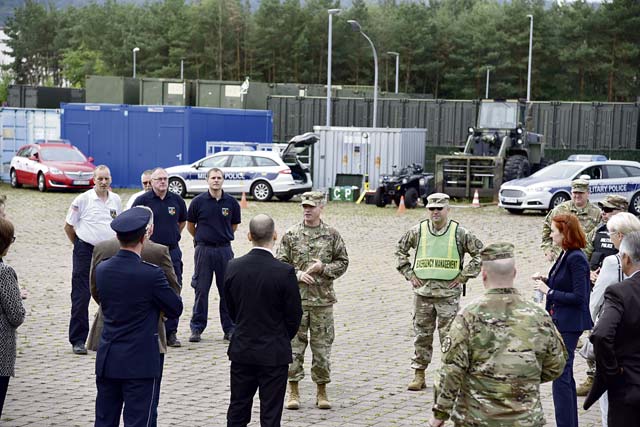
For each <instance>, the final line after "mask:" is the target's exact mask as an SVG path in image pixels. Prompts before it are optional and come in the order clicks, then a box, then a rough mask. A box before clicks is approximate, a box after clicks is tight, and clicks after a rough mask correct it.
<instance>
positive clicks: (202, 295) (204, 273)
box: [190, 245, 236, 334]
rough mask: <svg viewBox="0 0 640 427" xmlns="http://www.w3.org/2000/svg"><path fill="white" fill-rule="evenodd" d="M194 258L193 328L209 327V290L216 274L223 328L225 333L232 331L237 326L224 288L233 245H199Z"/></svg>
mask: <svg viewBox="0 0 640 427" xmlns="http://www.w3.org/2000/svg"><path fill="white" fill-rule="evenodd" d="M194 258H195V272H194V273H193V277H192V279H191V287H192V288H193V289H194V290H195V294H196V298H195V302H194V304H193V314H192V316H191V324H190V326H191V330H192V331H198V332H202V331H204V329H205V328H206V327H207V316H208V312H209V290H210V289H211V282H212V280H213V275H214V274H215V276H216V286H217V288H218V295H219V296H220V306H219V310H220V323H221V324H222V330H223V331H224V333H225V334H226V333H232V332H233V330H234V329H235V327H236V326H235V325H234V324H233V321H232V320H231V317H229V312H228V311H227V304H226V302H225V300H224V292H223V289H222V287H223V284H224V273H225V271H226V270H227V263H228V262H229V260H231V259H233V251H232V250H231V246H230V245H229V246H222V247H212V246H205V245H198V246H196V250H195V255H194Z"/></svg>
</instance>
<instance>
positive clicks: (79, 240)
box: [76, 236, 94, 248]
mask: <svg viewBox="0 0 640 427" xmlns="http://www.w3.org/2000/svg"><path fill="white" fill-rule="evenodd" d="M76 239H78V242H80V243H84V244H85V245H89V246H91V247H92V248H93V247H94V245H92V244H91V243H89V242H85V241H84V240H82V239H81V238H79V237H78V236H76Z"/></svg>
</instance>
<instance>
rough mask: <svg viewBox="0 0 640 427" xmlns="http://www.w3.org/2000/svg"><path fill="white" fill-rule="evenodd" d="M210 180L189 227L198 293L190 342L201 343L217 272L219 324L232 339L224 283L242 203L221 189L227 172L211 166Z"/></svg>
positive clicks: (192, 211)
mask: <svg viewBox="0 0 640 427" xmlns="http://www.w3.org/2000/svg"><path fill="white" fill-rule="evenodd" d="M207 182H208V184H209V191H207V192H206V193H202V194H200V195H198V196H196V197H195V198H194V199H193V200H192V201H191V204H190V205H189V211H188V212H187V230H188V231H189V233H190V234H191V235H192V236H193V238H194V240H195V245H196V249H195V255H194V258H195V271H194V273H193V278H192V280H191V287H193V288H194V289H195V294H196V296H195V302H194V304H193V315H192V316H191V336H190V337H189V341H191V342H199V341H200V335H201V334H202V331H204V329H205V328H206V327H207V314H208V311H209V290H210V289H211V281H212V280H213V275H214V273H215V275H216V286H217V288H218V295H219V296H220V308H219V310H220V323H222V330H223V331H224V339H225V340H226V341H228V340H230V339H231V335H233V330H234V328H235V325H234V324H233V321H232V320H231V317H229V312H228V311H227V305H226V303H225V301H224V292H223V288H222V286H223V283H224V273H225V270H226V268H227V263H228V262H229V260H230V259H232V258H233V251H232V250H231V241H232V240H233V239H234V235H233V233H234V232H235V231H236V229H237V228H238V224H240V221H241V216H240V204H238V201H237V200H236V199H234V198H233V197H231V196H230V195H228V194H226V193H225V192H224V191H223V190H222V184H223V182H224V175H223V173H222V171H221V170H220V169H218V168H212V169H210V170H209V172H208V173H207Z"/></svg>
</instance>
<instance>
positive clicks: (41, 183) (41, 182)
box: [38, 173, 47, 193]
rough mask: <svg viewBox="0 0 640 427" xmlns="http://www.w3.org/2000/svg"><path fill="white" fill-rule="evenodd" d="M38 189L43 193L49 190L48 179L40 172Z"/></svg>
mask: <svg viewBox="0 0 640 427" xmlns="http://www.w3.org/2000/svg"><path fill="white" fill-rule="evenodd" d="M38 190H40V192H42V193H44V192H45V191H47V180H46V179H45V177H44V174H43V173H39V174H38Z"/></svg>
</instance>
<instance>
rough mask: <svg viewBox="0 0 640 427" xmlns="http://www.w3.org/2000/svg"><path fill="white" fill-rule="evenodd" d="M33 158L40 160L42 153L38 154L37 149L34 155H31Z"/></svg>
mask: <svg viewBox="0 0 640 427" xmlns="http://www.w3.org/2000/svg"><path fill="white" fill-rule="evenodd" d="M31 159H32V160H35V161H36V162H39V161H40V155H39V154H38V152H37V151H36V152H35V153H33V155H32V156H31Z"/></svg>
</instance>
